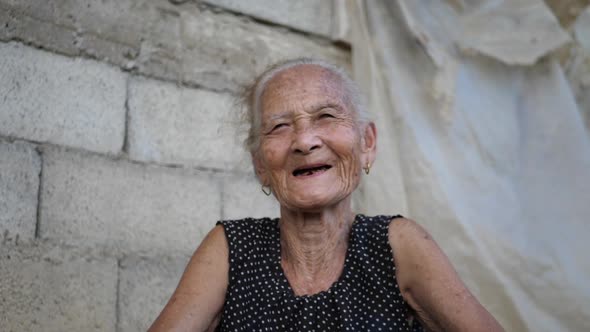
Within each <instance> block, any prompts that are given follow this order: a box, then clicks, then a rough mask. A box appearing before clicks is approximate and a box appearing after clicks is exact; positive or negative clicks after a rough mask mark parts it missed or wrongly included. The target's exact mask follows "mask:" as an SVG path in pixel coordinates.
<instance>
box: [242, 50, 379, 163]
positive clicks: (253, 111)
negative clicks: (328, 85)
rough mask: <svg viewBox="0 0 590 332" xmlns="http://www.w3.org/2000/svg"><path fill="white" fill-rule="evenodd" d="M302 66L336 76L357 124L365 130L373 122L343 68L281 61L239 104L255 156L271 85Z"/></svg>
mask: <svg viewBox="0 0 590 332" xmlns="http://www.w3.org/2000/svg"><path fill="white" fill-rule="evenodd" d="M301 65H314V66H318V67H320V68H322V69H325V70H327V71H328V72H330V73H331V74H333V75H335V76H336V77H337V78H338V79H339V80H340V82H341V84H342V87H343V89H344V91H343V92H344V96H345V98H346V99H347V100H346V101H347V102H348V103H349V104H350V106H351V107H352V109H353V111H354V113H355V117H356V121H357V125H359V127H364V125H366V124H368V123H369V122H370V121H371V117H370V115H369V113H368V112H367V111H366V110H365V107H364V104H363V102H362V100H361V95H360V92H359V88H358V86H357V85H356V83H355V82H354V81H353V80H352V79H351V78H350V76H349V75H348V74H347V73H346V71H344V70H343V69H342V68H340V67H338V66H335V65H333V64H331V63H329V62H326V61H324V60H318V59H312V58H298V59H292V60H287V61H283V62H279V63H277V64H274V65H272V66H270V67H268V68H267V69H266V70H265V71H264V72H262V74H260V75H259V76H258V78H257V79H256V80H255V81H254V82H253V83H252V84H250V85H248V86H246V87H245V88H244V89H243V93H242V95H241V98H240V101H239V103H240V104H241V106H242V107H243V108H245V110H244V111H243V117H244V119H243V122H245V124H246V125H249V128H248V130H247V135H246V138H245V139H244V146H245V148H246V149H247V150H248V151H250V153H251V154H252V155H254V154H255V153H256V151H258V147H259V144H260V126H261V125H262V120H261V114H262V112H261V111H262V110H261V109H260V107H261V97H262V95H263V94H264V91H265V90H266V87H267V85H268V83H269V82H270V81H271V80H272V79H273V78H274V77H275V76H276V75H277V74H279V73H281V72H283V71H285V70H287V69H290V68H293V67H297V66H301Z"/></svg>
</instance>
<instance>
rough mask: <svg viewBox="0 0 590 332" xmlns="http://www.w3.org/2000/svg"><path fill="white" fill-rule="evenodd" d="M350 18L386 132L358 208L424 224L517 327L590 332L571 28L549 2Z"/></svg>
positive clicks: (360, 75) (584, 147) (587, 157)
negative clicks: (567, 52) (557, 56)
mask: <svg viewBox="0 0 590 332" xmlns="http://www.w3.org/2000/svg"><path fill="white" fill-rule="evenodd" d="M348 15H349V16H350V19H351V20H352V23H351V25H350V26H351V31H350V35H349V39H350V40H351V43H352V45H353V69H354V76H355V79H356V80H357V81H358V82H359V84H360V85H361V87H362V89H363V90H364V93H365V95H366V96H367V104H368V107H369V109H370V110H371V112H372V113H373V114H374V115H375V117H376V119H377V127H378V135H379V140H378V149H379V153H378V156H377V163H376V164H375V166H374V168H373V169H372V173H371V176H369V177H367V178H366V180H365V181H364V183H363V185H362V188H361V192H360V195H358V196H357V197H356V198H355V199H356V201H355V203H356V204H357V206H359V207H362V210H365V211H364V212H366V213H371V214H376V213H394V212H398V211H399V212H401V213H405V214H406V215H408V216H409V217H411V218H414V219H416V220H417V221H418V222H420V223H421V224H423V225H424V226H425V228H427V229H428V230H429V231H430V232H431V233H432V234H433V237H434V238H435V239H436V240H437V242H438V243H439V244H440V245H441V247H442V248H443V250H444V251H445V252H446V253H447V255H448V256H449V257H450V258H451V260H452V261H453V263H454V265H455V267H456V269H457V270H458V272H459V273H460V275H461V276H462V278H463V279H464V280H465V282H466V283H467V285H468V286H469V288H470V289H471V290H472V292H473V293H474V294H475V295H476V296H477V297H478V299H480V301H481V302H482V303H483V304H484V306H486V308H488V310H490V311H491V312H492V313H493V314H494V316H495V317H496V318H497V319H498V320H499V321H500V322H501V324H502V325H503V326H504V327H505V328H506V330H507V331H527V330H528V331H590V309H589V306H590V282H589V279H590V260H589V259H588V258H587V252H588V251H589V249H590V241H588V239H587V237H588V236H590V136H589V133H588V129H587V127H585V126H584V121H583V120H582V117H581V111H580V109H579V107H578V104H577V103H576V98H575V96H574V93H573V92H572V90H571V88H570V85H569V84H568V81H567V79H566V76H565V75H564V71H563V70H562V68H561V66H560V64H559V63H557V62H555V61H553V60H551V57H547V56H546V55H547V54H548V53H549V52H551V51H552V50H554V49H555V48H557V47H560V46H561V45H563V44H564V43H566V42H568V41H569V40H570V39H571V38H570V36H569V34H568V33H566V32H565V31H563V30H562V29H561V28H560V26H559V24H558V23H557V21H556V19H555V18H554V17H553V15H552V13H551V12H550V11H549V9H548V8H547V7H546V6H545V5H544V3H543V2H542V1H540V0H539V1H537V0H526V1H525V0H519V1H491V0H490V1H486V0H479V1H460V0H455V1H451V0H449V1H446V2H445V1H434V0H432V1H428V0H406V1H403V0H400V1H387V0H371V1H366V2H365V1H351V2H349V13H348ZM578 26H579V25H578ZM578 34H580V33H578Z"/></svg>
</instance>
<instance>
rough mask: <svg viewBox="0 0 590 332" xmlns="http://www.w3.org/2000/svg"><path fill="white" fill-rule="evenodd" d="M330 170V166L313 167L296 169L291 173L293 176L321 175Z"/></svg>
mask: <svg viewBox="0 0 590 332" xmlns="http://www.w3.org/2000/svg"><path fill="white" fill-rule="evenodd" d="M330 168H332V166H330V165H313V166H305V167H301V168H298V169H296V170H294V171H293V175H294V176H308V175H313V174H316V173H322V172H325V171H327V170H329V169H330Z"/></svg>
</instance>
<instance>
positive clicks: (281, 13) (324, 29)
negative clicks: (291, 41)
mask: <svg viewBox="0 0 590 332" xmlns="http://www.w3.org/2000/svg"><path fill="white" fill-rule="evenodd" d="M205 2H207V3H210V4H212V5H215V6H219V7H223V8H227V9H229V10H232V11H236V12H240V13H244V14H246V15H250V16H254V17H256V18H259V19H262V20H265V21H270V22H273V23H276V24H279V25H284V26H288V27H290V28H294V29H297V30H302V31H305V32H311V33H314V34H318V35H323V36H325V37H328V38H330V35H331V32H332V21H333V14H332V5H333V4H332V2H333V1H332V0H299V1H291V0H263V1H242V0H205Z"/></svg>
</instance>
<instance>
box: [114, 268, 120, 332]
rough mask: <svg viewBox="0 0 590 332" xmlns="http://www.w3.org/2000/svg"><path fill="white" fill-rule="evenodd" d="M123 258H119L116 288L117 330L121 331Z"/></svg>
mask: <svg viewBox="0 0 590 332" xmlns="http://www.w3.org/2000/svg"><path fill="white" fill-rule="evenodd" d="M120 298H121V258H117V285H116V289H115V332H119V331H121V327H120V325H121V319H120V317H121V313H120V311H121V304H120V302H121V300H120Z"/></svg>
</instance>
